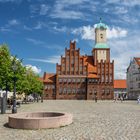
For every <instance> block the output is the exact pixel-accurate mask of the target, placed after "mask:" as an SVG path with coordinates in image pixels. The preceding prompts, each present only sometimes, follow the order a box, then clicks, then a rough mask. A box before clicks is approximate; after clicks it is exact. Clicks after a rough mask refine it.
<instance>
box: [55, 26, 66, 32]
mask: <svg viewBox="0 0 140 140" xmlns="http://www.w3.org/2000/svg"><path fill="white" fill-rule="evenodd" d="M53 29H54V30H55V31H57V32H66V31H68V29H67V27H65V26H63V27H60V28H58V27H57V26H54V27H53Z"/></svg>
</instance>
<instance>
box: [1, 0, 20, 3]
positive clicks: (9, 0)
mask: <svg viewBox="0 0 140 140" xmlns="http://www.w3.org/2000/svg"><path fill="white" fill-rule="evenodd" d="M21 1H22V0H0V2H3V3H5V2H18V3H20V2H21Z"/></svg>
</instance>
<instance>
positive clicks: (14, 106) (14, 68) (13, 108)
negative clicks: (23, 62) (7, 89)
mask: <svg viewBox="0 0 140 140" xmlns="http://www.w3.org/2000/svg"><path fill="white" fill-rule="evenodd" d="M12 69H13V71H14V78H13V80H14V92H13V107H12V113H17V108H16V70H17V65H16V62H15V60H14V62H13V65H12Z"/></svg>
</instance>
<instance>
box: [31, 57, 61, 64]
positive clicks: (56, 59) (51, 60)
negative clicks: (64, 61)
mask: <svg viewBox="0 0 140 140" xmlns="http://www.w3.org/2000/svg"><path fill="white" fill-rule="evenodd" d="M29 60H31V61H36V62H43V63H52V64H56V63H60V56H51V57H48V58H47V59H36V58H30V59H29Z"/></svg>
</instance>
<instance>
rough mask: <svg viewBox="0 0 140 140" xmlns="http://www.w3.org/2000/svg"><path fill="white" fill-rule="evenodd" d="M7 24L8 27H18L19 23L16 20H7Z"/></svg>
mask: <svg viewBox="0 0 140 140" xmlns="http://www.w3.org/2000/svg"><path fill="white" fill-rule="evenodd" d="M8 24H9V25H10V26H14V25H18V24H19V21H18V20H16V19H12V20H9V21H8Z"/></svg>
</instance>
